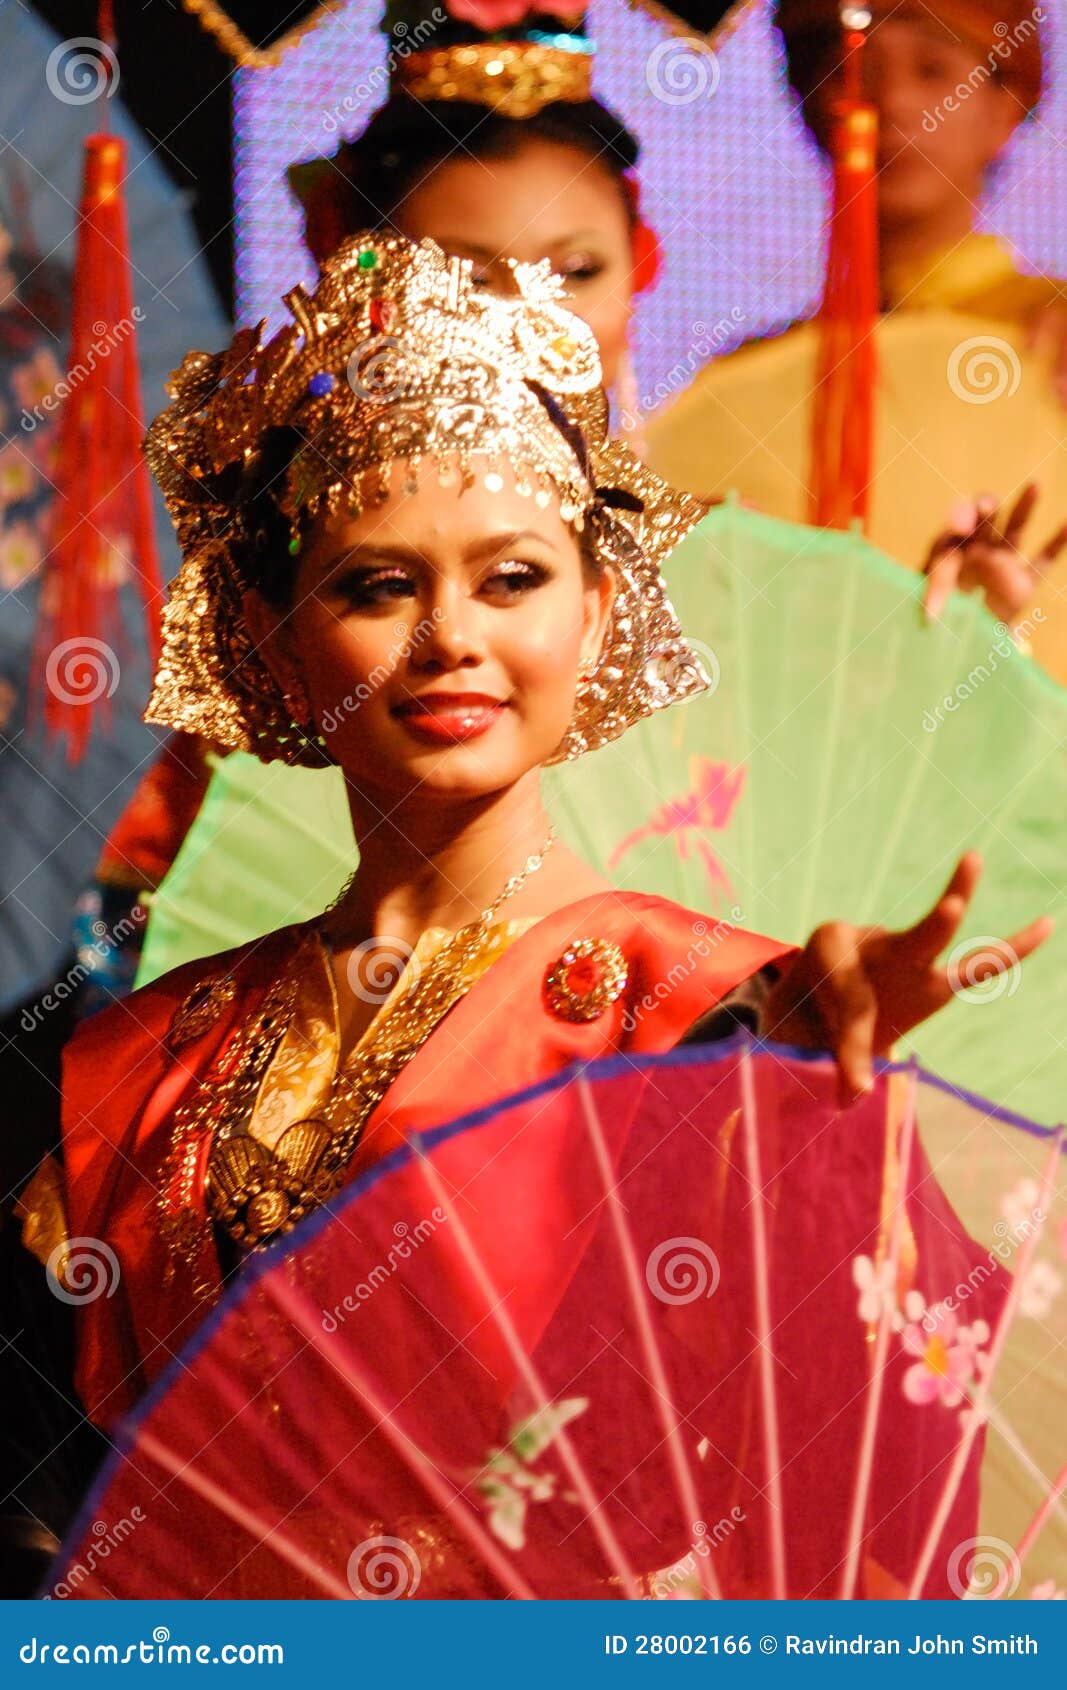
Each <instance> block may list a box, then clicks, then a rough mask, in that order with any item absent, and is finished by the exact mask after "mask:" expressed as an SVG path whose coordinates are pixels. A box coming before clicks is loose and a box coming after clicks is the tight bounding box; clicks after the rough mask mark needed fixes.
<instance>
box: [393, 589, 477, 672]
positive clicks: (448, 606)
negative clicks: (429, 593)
mask: <svg viewBox="0 0 1067 1690" xmlns="http://www.w3.org/2000/svg"><path fill="white" fill-rule="evenodd" d="M415 634H416V636H419V635H421V637H414V638H413V639H412V653H411V660H412V663H413V665H414V667H415V668H417V669H425V668H427V667H429V666H431V665H434V664H436V665H439V666H441V667H443V668H448V669H457V668H459V667H460V666H461V665H466V666H468V667H473V665H475V664H477V663H481V662H483V661H484V660H485V655H486V646H485V631H484V626H483V618H482V616H481V613H480V609H479V607H478V606H477V605H476V604H474V603H472V601H471V600H470V598H469V597H468V596H467V595H466V594H465V593H461V592H459V591H457V590H455V589H451V590H448V591H446V592H442V593H439V594H438V595H437V596H436V598H435V600H434V603H433V605H432V606H431V608H430V609H429V611H428V612H427V614H426V616H425V617H424V618H423V620H422V622H421V623H420V625H419V628H418V629H417V630H415Z"/></svg>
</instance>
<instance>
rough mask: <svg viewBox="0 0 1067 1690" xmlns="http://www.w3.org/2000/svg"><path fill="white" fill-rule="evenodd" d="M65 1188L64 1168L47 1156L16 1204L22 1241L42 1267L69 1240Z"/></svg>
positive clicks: (53, 1158)
mask: <svg viewBox="0 0 1067 1690" xmlns="http://www.w3.org/2000/svg"><path fill="white" fill-rule="evenodd" d="M65 1189H66V1188H65V1185H64V1181H63V1170H62V1168H61V1167H60V1165H59V1163H58V1162H57V1161H56V1159H55V1157H54V1156H46V1157H45V1158H44V1160H43V1161H42V1162H41V1164H40V1166H39V1167H38V1169H37V1171H36V1173H35V1174H34V1175H33V1178H32V1179H31V1180H30V1181H29V1183H28V1184H27V1186H26V1187H25V1189H24V1191H23V1193H22V1196H21V1197H20V1198H19V1200H18V1202H17V1203H16V1204H15V1208H14V1214H15V1218H16V1219H17V1220H20V1221H21V1222H22V1242H23V1244H24V1245H25V1246H26V1249H27V1250H29V1252H30V1254H31V1255H33V1256H36V1257H37V1260H38V1261H39V1262H40V1264H41V1266H42V1267H47V1266H48V1263H49V1260H50V1259H51V1257H52V1256H53V1254H54V1253H55V1252H56V1251H57V1250H60V1249H61V1247H62V1246H63V1245H65V1244H67V1243H69V1241H70V1239H69V1227H68V1224H67V1205H66V1197H65Z"/></svg>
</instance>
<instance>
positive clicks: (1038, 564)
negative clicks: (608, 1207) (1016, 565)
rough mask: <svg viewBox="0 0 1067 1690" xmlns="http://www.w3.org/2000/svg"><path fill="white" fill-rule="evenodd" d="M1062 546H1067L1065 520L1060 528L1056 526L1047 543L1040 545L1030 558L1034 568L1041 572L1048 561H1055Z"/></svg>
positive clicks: (1066, 524)
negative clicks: (1039, 548) (1038, 549)
mask: <svg viewBox="0 0 1067 1690" xmlns="http://www.w3.org/2000/svg"><path fill="white" fill-rule="evenodd" d="M1064 546H1067V522H1065V523H1064V525H1063V527H1062V528H1057V530H1056V532H1055V534H1054V535H1053V536H1052V539H1051V540H1050V541H1049V542H1048V545H1047V546H1042V548H1041V550H1040V551H1039V552H1037V553H1036V554H1035V556H1034V558H1033V559H1032V566H1033V568H1034V570H1035V571H1036V572H1037V573H1038V574H1041V573H1042V572H1043V571H1044V570H1046V569H1047V568H1048V566H1049V564H1050V563H1055V561H1056V559H1057V558H1058V557H1059V555H1060V553H1061V552H1062V550H1063V548H1064Z"/></svg>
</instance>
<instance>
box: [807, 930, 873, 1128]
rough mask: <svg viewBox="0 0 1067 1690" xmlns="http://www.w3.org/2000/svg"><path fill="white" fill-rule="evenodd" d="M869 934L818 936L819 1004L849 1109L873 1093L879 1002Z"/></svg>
mask: <svg viewBox="0 0 1067 1690" xmlns="http://www.w3.org/2000/svg"><path fill="white" fill-rule="evenodd" d="M863 937H864V932H863V931H862V930H860V929H857V928H855V927H848V926H846V925H845V924H844V923H833V924H831V925H830V926H828V927H825V928H822V929H820V931H819V934H818V935H817V944H816V959H815V960H817V962H818V972H817V975H816V979H817V981H818V984H817V985H816V987H815V990H814V994H813V995H814V998H815V1002H816V1005H817V1007H818V1011H819V1014H820V1016H821V1018H822V1021H823V1023H824V1025H825V1027H826V1030H827V1034H828V1038H829V1045H830V1049H831V1050H832V1051H833V1054H834V1056H835V1058H836V1060H837V1072H838V1096H839V1098H840V1100H841V1103H842V1106H843V1107H845V1108H847V1107H848V1106H849V1105H850V1104H852V1103H855V1102H856V1100H857V1098H859V1097H862V1096H863V1094H864V1092H867V1091H869V1090H870V1088H871V1085H872V1084H873V1079H874V1035H875V1029H876V1027H877V1024H878V996H877V993H876V992H875V990H874V986H873V985H872V983H871V981H870V980H869V979H868V977H867V973H866V970H865V968H864V965H863V957H862V953H861V950H860V941H861V940H862V938H863Z"/></svg>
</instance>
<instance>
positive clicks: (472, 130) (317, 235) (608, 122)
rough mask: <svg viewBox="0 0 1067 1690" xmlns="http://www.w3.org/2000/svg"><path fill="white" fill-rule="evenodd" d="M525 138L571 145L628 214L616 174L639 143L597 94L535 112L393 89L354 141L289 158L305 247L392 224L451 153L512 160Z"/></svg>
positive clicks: (317, 248) (323, 248)
mask: <svg viewBox="0 0 1067 1690" xmlns="http://www.w3.org/2000/svg"><path fill="white" fill-rule="evenodd" d="M530 140H542V141H555V142H557V143H558V144H559V145H561V146H569V147H577V148H578V149H580V150H581V151H582V152H586V153H588V154H589V155H590V157H592V158H595V159H597V160H598V161H600V162H601V163H602V164H603V165H604V166H605V167H606V169H607V170H609V171H610V172H611V174H612V175H613V176H615V177H616V179H617V181H618V185H619V192H620V194H622V196H623V199H624V201H625V205H626V210H627V215H628V216H629V217H630V218H631V220H633V219H634V217H635V215H636V213H635V210H634V206H633V202H632V199H631V197H630V195H629V193H628V192H627V190H626V184H625V181H624V177H625V173H626V172H627V171H628V170H632V169H633V167H634V165H635V164H636V163H637V159H638V154H639V151H640V149H639V146H638V143H637V140H636V139H635V137H634V136H633V135H632V134H631V133H630V131H629V129H627V127H626V125H625V124H624V123H623V122H622V120H621V119H620V118H618V117H616V115H615V113H614V112H612V111H609V109H608V107H607V106H604V105H601V103H600V101H599V100H584V101H575V102H569V101H557V102H556V103H554V104H553V105H549V106H545V107H544V109H543V110H542V111H540V112H538V113H537V115H536V116H535V117H526V118H514V117H502V116H501V115H500V114H499V113H496V112H491V111H487V110H486V108H485V107H484V106H480V105H474V104H473V103H468V102H466V101H461V100H455V101H450V100H431V101H419V100H416V99H413V98H412V97H411V96H410V95H409V94H405V93H397V94H394V95H392V96H391V97H390V98H389V99H388V100H387V101H386V103H385V105H384V106H382V107H381V108H380V109H379V110H378V111H376V112H375V114H374V116H373V117H372V118H371V120H370V122H369V123H368V124H367V127H366V128H365V129H364V130H363V132H362V134H361V135H359V136H358V137H357V138H356V140H354V141H349V142H346V143H344V144H343V145H342V146H341V147H340V148H339V149H338V151H337V153H336V154H335V155H334V157H333V159H332V160H326V159H318V160H314V161H312V162H311V163H310V164H300V165H293V166H292V167H291V168H290V171H289V180H290V183H291V185H292V187H293V190H294V192H295V193H296V195H297V198H298V199H299V200H300V202H301V204H302V205H303V208H304V219H305V232H306V238H307V243H308V246H309V247H310V248H311V251H312V253H313V254H314V256H315V258H316V259H317V260H318V261H319V262H320V263H321V262H322V260H323V259H324V258H327V257H328V256H329V255H330V253H331V252H333V251H334V250H335V249H336V248H337V246H338V245H339V244H340V242H341V241H343V240H344V239H345V238H346V236H348V235H352V234H355V233H356V232H357V231H358V230H360V229H384V228H390V227H392V226H393V225H394V221H395V218H396V216H397V213H398V212H399V210H400V207H401V206H402V205H403V203H404V201H405V199H407V197H408V195H409V194H410V193H411V192H412V191H413V190H414V189H415V188H416V187H418V185H419V184H420V183H421V182H423V181H424V180H425V179H426V177H427V176H428V175H430V173H431V172H432V171H433V170H435V169H436V168H437V166H438V165H440V164H441V163H443V162H444V161H445V160H446V159H448V158H451V157H453V156H458V157H461V158H464V157H465V158H472V157H473V158H475V159H481V160H484V159H494V158H511V157H513V156H514V155H515V154H516V153H517V152H519V151H520V149H521V148H522V147H523V145H524V144H525V143H526V142H527V141H530Z"/></svg>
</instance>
